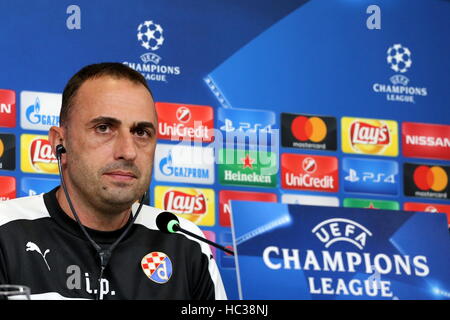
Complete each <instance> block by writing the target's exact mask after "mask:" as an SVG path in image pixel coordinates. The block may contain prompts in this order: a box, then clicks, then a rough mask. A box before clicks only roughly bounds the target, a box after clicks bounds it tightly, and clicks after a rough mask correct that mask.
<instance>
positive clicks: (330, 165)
mask: <svg viewBox="0 0 450 320" xmlns="http://www.w3.org/2000/svg"><path fill="white" fill-rule="evenodd" d="M281 176H282V179H281V184H282V187H283V188H284V189H296V190H310V191H326V192H337V191H338V190H339V177H338V160H337V158H336V157H327V156H316V155H306V154H289V153H284V154H282V155H281Z"/></svg>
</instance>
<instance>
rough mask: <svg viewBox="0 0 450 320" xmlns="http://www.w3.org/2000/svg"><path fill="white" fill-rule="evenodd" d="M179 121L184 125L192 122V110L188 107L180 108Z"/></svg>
mask: <svg viewBox="0 0 450 320" xmlns="http://www.w3.org/2000/svg"><path fill="white" fill-rule="evenodd" d="M177 119H178V121H180V122H182V123H186V122H188V121H189V120H191V110H189V108H187V107H179V108H178V110H177Z"/></svg>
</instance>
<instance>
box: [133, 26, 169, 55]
mask: <svg viewBox="0 0 450 320" xmlns="http://www.w3.org/2000/svg"><path fill="white" fill-rule="evenodd" d="M137 31H138V32H137V39H138V41H139V43H140V44H141V46H143V47H144V48H145V49H147V50H151V51H156V50H158V49H159V48H161V46H162V45H163V43H164V36H163V32H164V30H163V28H162V27H161V26H160V25H159V24H156V23H154V22H153V21H152V20H149V21H145V22H144V23H141V24H140V25H139V26H138V28H137Z"/></svg>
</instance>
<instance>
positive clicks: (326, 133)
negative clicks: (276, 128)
mask: <svg viewBox="0 0 450 320" xmlns="http://www.w3.org/2000/svg"><path fill="white" fill-rule="evenodd" d="M281 144H282V146H283V147H288V148H300V149H310V150H333V151H335V150H336V149H337V129H336V118H333V117H324V116H313V115H306V114H291V113H282V114H281Z"/></svg>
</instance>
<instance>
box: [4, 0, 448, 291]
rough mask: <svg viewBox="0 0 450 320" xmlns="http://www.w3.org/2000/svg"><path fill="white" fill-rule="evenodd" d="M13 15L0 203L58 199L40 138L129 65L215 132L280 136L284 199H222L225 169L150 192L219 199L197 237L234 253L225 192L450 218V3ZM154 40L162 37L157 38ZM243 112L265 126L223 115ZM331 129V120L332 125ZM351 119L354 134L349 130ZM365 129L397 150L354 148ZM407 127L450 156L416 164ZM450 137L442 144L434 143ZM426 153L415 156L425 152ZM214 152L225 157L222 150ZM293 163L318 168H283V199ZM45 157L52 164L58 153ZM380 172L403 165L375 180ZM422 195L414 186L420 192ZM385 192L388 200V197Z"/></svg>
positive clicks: (168, 6) (226, 273)
mask: <svg viewBox="0 0 450 320" xmlns="http://www.w3.org/2000/svg"><path fill="white" fill-rule="evenodd" d="M0 12H1V13H2V19H0V141H3V142H2V144H3V146H6V147H2V148H0V163H1V164H2V165H1V166H0V193H1V194H0V199H8V198H12V197H16V196H24V195H28V194H33V193H40V192H44V191H46V190H49V189H51V188H52V187H53V186H54V185H57V184H58V180H57V176H56V175H55V171H54V170H53V172H52V170H51V169H48V168H44V169H42V166H40V167H39V166H38V167H39V168H36V166H35V165H34V164H33V163H31V164H30V163H28V162H29V159H28V158H27V157H29V154H30V152H31V151H30V150H31V149H32V145H33V143H34V142H30V141H31V140H32V139H34V138H33V136H34V135H44V136H45V135H46V134H47V133H46V130H47V127H46V126H48V125H49V123H50V122H51V121H52V120H53V122H54V121H57V118H52V116H53V117H55V115H56V114H57V112H56V111H57V110H55V109H57V106H58V99H60V96H58V95H59V94H61V93H62V90H63V88H64V86H65V84H66V82H67V80H68V79H69V78H70V76H71V75H73V74H74V73H75V72H76V71H78V70H79V69H80V68H81V67H82V66H84V65H86V64H90V63H96V62H103V61H117V62H122V63H125V64H127V65H129V66H131V67H133V68H135V69H136V70H138V71H140V72H141V73H142V74H143V75H144V76H146V78H147V79H148V82H149V85H150V87H151V88H152V90H153V93H154V96H155V101H157V102H167V103H175V104H178V105H180V106H181V105H200V106H210V107H212V108H213V110H214V122H213V123H214V127H215V128H216V129H217V130H219V129H221V131H220V132H222V133H224V134H225V133H228V132H230V131H231V132H240V133H244V134H245V133H249V132H251V130H252V129H253V131H255V132H261V129H263V131H262V132H263V133H268V134H269V135H270V138H271V140H269V141H271V148H272V151H275V154H276V158H277V159H278V160H279V161H278V162H277V163H276V165H275V166H274V167H275V169H276V170H277V172H276V183H275V185H276V187H272V186H270V187H267V186H258V185H257V184H253V185H243V184H242V183H240V182H233V183H227V184H222V183H220V181H219V176H220V174H221V170H224V169H222V168H219V166H217V165H216V166H214V167H213V170H215V175H214V177H215V178H214V181H213V183H212V184H206V185H205V184H192V183H188V182H184V183H183V182H174V181H171V180H170V179H168V180H166V181H155V180H153V182H152V184H151V187H150V195H151V199H150V202H151V204H156V203H157V202H158V201H160V202H163V201H162V199H159V200H158V199H156V197H157V196H159V197H163V196H164V195H163V194H159V193H158V195H156V194H155V192H154V190H155V187H156V186H169V187H188V188H190V189H189V190H188V191H184V192H185V193H186V196H192V195H198V194H199V193H202V192H203V191H202V189H199V188H208V189H211V190H212V194H214V195H215V196H214V197H212V196H209V198H208V201H209V202H208V206H209V209H208V210H205V212H204V214H205V215H206V216H207V218H205V219H204V220H203V222H202V220H201V219H200V220H199V225H200V227H201V228H202V229H203V230H205V231H208V232H207V234H208V236H209V237H211V238H212V239H215V240H216V241H218V242H221V243H222V244H226V245H231V241H232V239H231V231H230V226H229V223H226V222H222V221H227V219H223V216H224V215H227V214H229V212H228V211H227V210H229V208H228V207H226V205H225V203H221V202H220V201H221V200H220V199H222V198H225V196H224V197H221V193H220V192H221V191H240V192H248V191H250V192H258V193H269V194H271V195H276V198H277V200H278V202H281V201H283V199H288V198H289V197H290V198H289V199H292V198H294V199H296V200H285V201H295V202H302V201H307V202H312V203H314V202H315V204H317V201H319V202H321V203H322V204H327V203H333V204H334V205H335V204H336V203H338V204H339V205H340V206H344V205H345V204H347V205H349V206H367V207H375V208H377V207H379V208H385V207H386V206H388V207H389V208H391V209H395V208H397V209H398V208H404V207H405V206H406V203H412V205H411V204H410V206H412V208H413V209H414V210H418V209H417V208H416V207H414V205H415V204H417V205H420V206H422V207H421V208H423V209H420V210H421V211H425V209H426V211H442V212H450V210H449V208H450V207H448V205H449V204H450V203H449V200H448V198H449V194H450V192H448V188H449V187H448V174H449V172H450V171H449V169H448V167H446V166H448V165H449V160H450V143H449V142H448V141H449V140H448V139H450V130H449V125H450V121H449V119H450V108H449V107H450V103H449V99H448V90H449V87H448V84H449V83H450V60H449V59H448V57H449V56H450V44H449V42H448V34H449V32H450V19H449V17H450V1H445V0H371V1H366V0H359V1H356V0H331V1H330V0H311V1H302V0H289V1H276V0H244V1H237V0H236V1H229V0H215V1H210V0H189V1H186V0H173V1H164V0H151V1H148V0H130V1H126V2H124V1H118V0H109V1H106V0H97V1H88V0H76V1H66V0H62V1H51V0H40V1H37V0H33V1H28V0H14V1H13V0H5V1H1V2H0ZM148 30H150V31H151V33H147V34H146V35H145V33H146V31H148ZM11 92H12V93H14V94H15V101H14V103H12V102H11V101H12V100H11V96H10V94H11ZM43 93H54V94H57V95H55V96H46V95H43ZM230 108H232V109H250V110H253V111H254V112H253V113H252V112H250V111H248V112H246V111H245V110H244V111H240V114H239V111H238V112H226V110H225V109H230ZM14 110H15V113H14ZM224 110H225V111H224ZM256 110H258V112H256ZM27 111H29V113H28V115H27ZM264 112H266V113H264ZM282 113H288V114H294V116H292V117H294V118H295V117H298V115H300V114H301V115H302V116H300V118H298V121H300V122H301V121H303V120H305V119H310V120H308V124H307V126H306V125H305V128H309V129H305V131H302V130H303V127H302V128H300V129H298V128H299V127H298V126H297V127H295V126H294V127H295V128H297V129H295V128H294V127H293V126H291V124H290V123H285V124H283V123H281V114H282ZM31 114H34V115H36V114H41V115H45V116H46V117H45V119H47V120H48V121H47V120H46V121H44V120H40V122H39V123H37V124H33V123H32V121H33V118H31V116H30V115H31ZM325 116H326V117H329V118H331V120H329V119H328V120H326V121H325V120H324V119H325V118H321V117H325ZM11 117H13V120H11ZM301 117H304V118H301ZM344 117H347V118H351V119H353V118H355V119H353V120H352V121H353V122H352V123H351V124H350V123H347V122H345V121H344V119H343V118H344ZM332 118H334V120H333V119H332ZM35 119H36V118H35ZM40 119H44V118H40ZM320 119H322V120H320ZM358 119H359V120H358ZM364 119H372V120H367V121H366V120H364ZM373 119H379V120H373ZM381 120H383V121H381ZM384 120H391V121H394V122H395V123H394V124H393V123H391V122H389V123H386V122H385V121H384ZM324 121H325V125H324V124H323V123H324ZM355 121H356V122H357V123H358V125H359V126H360V127H361V126H363V127H364V126H365V127H366V128H372V129H373V130H383V126H388V131H389V139H388V140H389V141H388V142H386V141H384V142H381V143H380V144H379V145H377V144H376V143H375V144H376V145H375V146H373V144H370V143H369V144H368V145H366V146H364V143H362V144H357V143H355V144H352V143H354V142H355V141H356V140H351V141H353V142H349V141H350V140H346V139H347V138H346V137H345V134H346V132H349V131H348V130H350V129H351V128H354V127H351V126H353V125H354V124H355V123H356V122H355ZM409 122H414V123H427V124H441V125H443V126H441V127H439V128H440V129H439V130H437V132H438V133H435V132H434V133H433V132H430V130H429V129H427V128H429V127H426V128H424V129H423V130H422V131H420V130H419V131H420V132H418V133H415V135H416V136H421V137H430V136H433V139H434V140H433V143H428V142H426V143H425V144H427V143H428V146H423V145H422V147H424V148H425V155H426V154H427V150H431V149H432V148H434V147H437V148H439V150H438V151H439V152H438V153H437V154H438V155H437V156H433V157H432V158H429V157H427V156H423V154H424V153H421V154H422V155H421V156H420V157H417V158H406V157H404V156H403V148H404V147H405V145H404V143H403V142H402V133H403V132H404V130H403V126H404V125H405V123H406V125H408V123H409ZM330 123H334V125H331V126H330ZM227 125H228V126H227ZM395 125H396V126H395ZM308 126H309V127H308ZM324 126H325V127H326V129H323V128H324ZM348 126H350V127H351V128H350V127H349V128H350V129H349V128H348ZM231 128H233V129H231ZM282 128H284V130H286V131H289V130H294V131H295V130H300V131H299V132H294V133H293V135H294V137H291V138H289V139H293V140H295V139H297V140H299V139H298V137H302V135H306V140H302V141H301V143H303V147H300V148H299V147H292V145H290V146H287V145H282V144H281V140H280V138H279V134H278V133H279V132H278V131H277V130H279V129H280V130H281V131H282V132H281V133H283V129H282ZM292 128H294V129H292ZM358 128H359V127H358ZM264 129H265V130H264ZM227 130H228V131H227ZM249 130H250V131H249ZM355 130H356V129H355ZM332 132H334V134H335V135H336V138H334V139H336V141H335V144H336V148H335V150H333V149H329V147H326V146H325V147H324V148H322V147H321V146H320V144H321V139H322V140H323V139H327V138H326V137H325V138H324V135H325V136H327V135H330V134H332ZM352 132H353V133H355V132H356V131H352ZM358 132H360V134H358ZM358 132H356V133H355V135H356V136H355V137H356V138H360V140H361V139H362V138H364V137H365V138H367V139H369V138H370V137H368V136H367V135H365V134H364V132H365V133H368V132H370V131H369V129H367V131H358ZM361 132H362V133H361ZM377 132H378V131H377ZM24 134H25V135H32V136H23V135H24ZM272 134H273V135H272ZM296 137H297V138H296ZM355 137H353V138H355ZM379 137H381V136H379ZM437 137H438V138H439V139H441V140H439V141H441V142H442V141H443V142H442V143H440V144H438V143H436V139H437ZM44 138H45V137H44ZM353 138H352V139H353ZM356 138H355V139H356ZM372 138H373V137H372ZM425 139H429V138H425ZM445 139H447V140H445ZM300 140H301V139H300ZM369 140H370V139H369ZM395 140H397V141H398V143H397V145H395ZM304 141H306V142H304ZM426 141H429V140H426ZM163 142H166V143H168V144H175V143H176V142H174V141H163ZM216 142H217V141H216ZM297 142H299V141H297ZM365 143H368V142H367V141H366V142H365ZM383 143H384V144H383ZM417 144H418V143H416V144H415V145H413V146H408V148H412V150H413V151H414V150H415V149H414V148H416V147H417ZM430 144H432V146H430ZM0 145H1V144H0ZM206 145H208V143H203V146H206ZM297 145H298V144H297ZM212 146H213V147H214V148H215V149H218V148H220V144H217V143H216V144H213V145H212ZM244 146H247V147H249V143H248V142H247V144H244ZM258 146H259V144H258V145H257V146H256V147H258ZM250 148H255V145H252V146H250ZM346 148H347V149H346ZM427 148H428V149H427ZM2 149H4V150H5V151H2ZM345 150H347V151H345ZM348 150H353V151H351V152H349V151H348ZM344 151H345V152H344ZM283 154H293V155H300V154H301V155H303V157H302V159H303V158H305V157H304V155H308V156H311V157H310V158H312V160H305V161H307V167H306V169H305V167H304V168H303V169H302V168H301V165H298V167H296V168H293V167H292V166H293V164H292V163H291V162H289V163H286V172H287V173H286V174H291V177H297V178H298V179H297V180H298V181H297V182H298V183H300V185H299V184H298V183H297V185H296V186H294V187H292V188H286V186H285V185H284V184H283V181H284V179H286V177H285V176H283V175H282V174H281V169H282V167H283V164H282V163H281V155H283ZM41 155H42V156H43V157H44V158H45V153H43V154H41ZM316 156H325V157H331V158H336V159H337V163H338V167H337V169H336V171H335V173H334V176H333V177H337V178H335V179H334V180H333V183H334V184H335V185H334V188H329V190H321V187H320V186H318V187H315V188H312V189H311V188H304V183H306V182H305V181H306V180H301V179H303V178H302V177H305V174H306V173H307V174H311V175H313V176H314V175H316V176H314V177H316V178H317V179H318V180H314V181H318V183H319V182H320V181H325V180H321V179H324V176H323V172H322V173H321V174H322V175H321V174H319V173H318V171H314V169H315V168H316V167H315V165H317V164H319V169H318V170H319V171H321V170H322V169H323V168H320V166H321V165H322V162H321V161H322V160H323V159H322V158H320V159H319V158H317V157H316ZM11 157H12V158H11ZM7 158H8V159H7ZM50 158H51V157H50V156H49V161H51V159H50ZM242 158H243V157H242ZM344 158H346V159H347V160H346V163H352V161H354V160H355V159H362V160H364V159H366V160H368V162H366V163H362V162H358V166H356V167H348V166H347V167H346V168H347V169H346V171H344V170H343V168H344V164H343V161H344V160H345V159H344ZM11 159H12V160H11ZM27 159H28V160H27ZM373 160H375V161H378V160H387V161H390V162H391V163H390V164H389V165H384V162H383V163H381V164H380V165H378V166H371V162H370V161H373ZM8 161H9V162H8ZM27 161H28V162H27ZM252 161H253V160H251V159H249V158H247V160H246V162H245V163H244V167H243V169H242V170H244V171H245V170H250V169H252V165H253V164H254V165H255V168H257V167H258V166H257V162H255V163H253V162H252ZM286 161H287V160H286ZM293 161H294V160H293ZM11 162H12V163H13V165H11ZM294 163H295V161H294ZM405 163H411V164H414V165H415V166H413V168H416V167H419V166H420V165H423V166H426V167H427V168H428V169H430V171H429V172H430V173H429V174H428V173H427V174H428V176H430V175H431V176H432V177H433V178H430V179H434V180H433V181H431V182H430V181H428V180H427V181H428V185H426V186H425V190H423V189H420V188H418V187H417V183H419V184H420V182H418V181H419V180H420V177H419V178H417V177H416V178H417V179H419V180H417V179H416V178H414V175H407V176H406V175H404V166H405ZM14 164H15V165H14ZM156 165H159V164H156ZM373 168H378V169H377V170H379V171H376V170H375V171H373V170H372V169H373ZM384 168H389V170H388V171H386V170H385V169H384ZM392 168H394V169H393V170H391V169H392ZM408 168H409V167H408ZM433 168H437V169H433ZM350 169H351V170H354V171H353V172H352V171H351V170H350ZM39 170H41V172H39ZM42 170H43V171H42ZM46 170H47V171H46ZM230 170H236V169H235V168H230ZM302 170H306V171H302ZM308 170H310V171H308ZM330 170H331V169H330ZM408 170H409V169H408ZM411 170H413V169H411ZM424 170H425V169H424ZM244 171H242V172H241V171H240V172H241V173H243V172H244ZM313 171H314V172H313ZM322 171H323V170H322ZM408 172H409V171H408ZM414 172H415V171H414ZM427 172H428V171H427ZM5 177H6V178H5ZM346 178H347V179H346ZM357 178H358V179H360V180H357V181H356V179H357ZM327 179H328V178H327ZM352 179H353V181H354V182H355V184H354V185H352V184H351V183H352ZM405 179H406V180H407V183H406V184H405ZM414 179H416V180H417V181H416V180H414ZM412 180H414V181H413V182H414V183H415V184H416V185H415V186H414V185H413V186H412V187H411V186H410V184H411V183H412V182H411V181H412ZM378 181H382V183H383V184H384V185H385V186H386V188H383V185H381V186H380V185H375V184H377V183H378ZM363 182H364V183H365V184H363ZM302 183H303V187H302ZM319 184H320V183H319ZM406 185H407V188H408V190H405V188H406ZM344 186H346V187H345V188H344ZM421 186H422V187H423V184H422V185H421ZM359 187H361V188H359ZM358 188H359V189H358ZM411 188H412V189H411ZM12 189H14V190H13V191H12ZM169 189H170V188H169ZM330 190H331V191H330ZM393 190H394V191H393ZM405 194H408V196H405ZM222 195H225V194H222ZM242 196H244V194H243V195H242ZM247 196H249V195H248V194H247ZM285 196H289V197H286V198H284V197H285ZM315 196H322V197H323V196H325V197H327V198H314V197H315ZM250 198H251V196H250ZM305 199H306V200H305ZM326 199H329V200H330V202H327V200H326ZM361 199H363V200H361ZM380 201H388V202H380ZM361 203H362V204H361ZM227 208H228V209H227ZM261 214H263V213H261ZM193 220H195V219H193ZM216 258H217V262H218V265H219V268H220V270H221V272H222V276H223V278H224V282H225V285H226V289H227V292H228V295H229V297H230V298H237V297H238V294H237V285H236V274H235V268H234V260H233V259H232V257H230V256H227V255H225V254H222V253H219V252H216Z"/></svg>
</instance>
